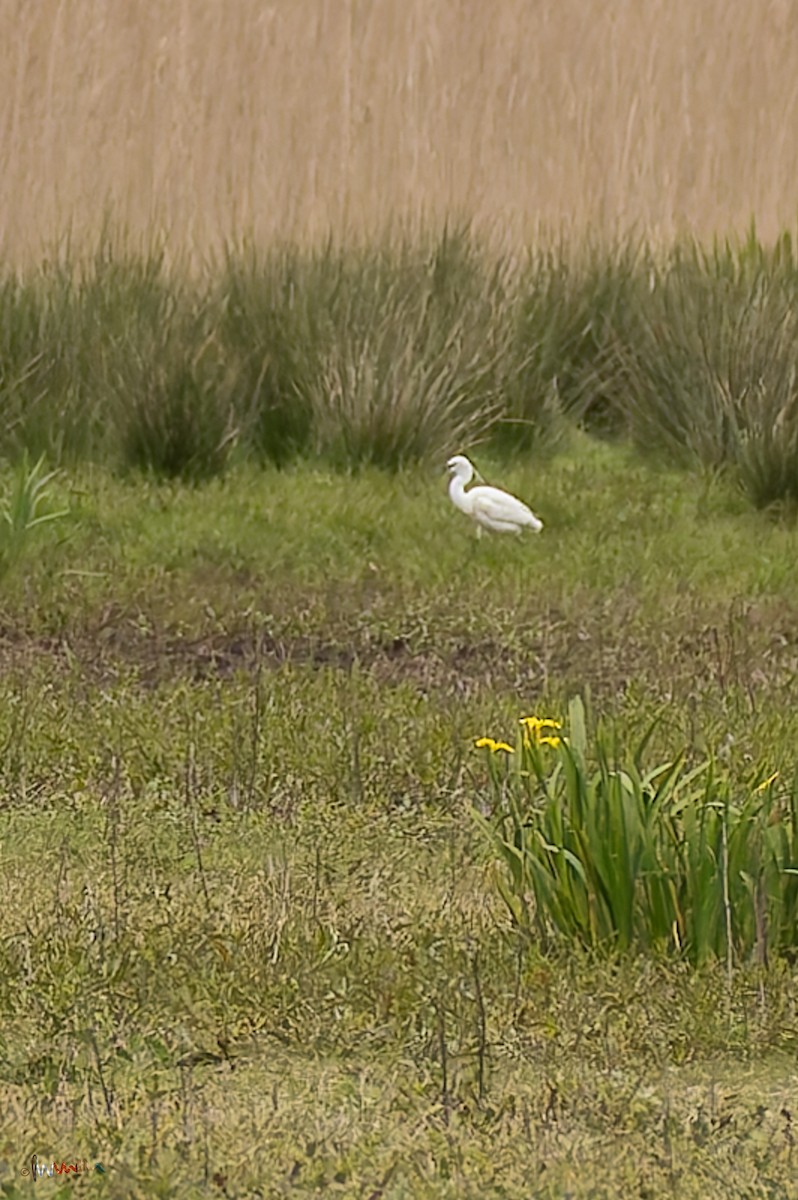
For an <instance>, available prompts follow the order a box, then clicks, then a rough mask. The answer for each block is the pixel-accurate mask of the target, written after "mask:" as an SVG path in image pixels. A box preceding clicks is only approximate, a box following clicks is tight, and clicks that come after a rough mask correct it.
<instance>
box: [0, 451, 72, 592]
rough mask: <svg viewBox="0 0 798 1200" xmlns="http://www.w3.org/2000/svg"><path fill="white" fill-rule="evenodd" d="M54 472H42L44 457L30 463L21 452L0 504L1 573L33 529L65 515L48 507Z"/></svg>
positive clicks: (21, 551)
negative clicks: (0, 504) (8, 486)
mask: <svg viewBox="0 0 798 1200" xmlns="http://www.w3.org/2000/svg"><path fill="white" fill-rule="evenodd" d="M57 474H58V472H57V471H45V469H44V456H42V457H41V458H40V459H39V460H38V461H37V462H35V463H34V464H33V466H31V465H30V463H29V460H28V454H27V451H24V452H23V454H22V458H21V459H20V461H19V463H18V465H17V467H16V469H15V471H14V475H13V478H12V480H11V485H10V488H9V489H8V492H7V494H6V496H5V497H4V499H3V502H2V506H0V575H4V574H5V573H6V572H7V571H8V570H10V569H11V568H12V567H13V566H14V565H15V564H16V563H17V562H19V560H20V559H21V558H22V556H23V555H24V553H25V551H26V549H27V547H28V545H29V544H30V541H31V535H32V533H33V530H34V529H37V528H39V527H40V526H42V525H45V524H48V523H49V522H51V521H58V520H60V519H61V518H62V517H66V516H67V515H68V510H67V509H60V510H53V509H49V508H48V504H49V501H50V497H51V492H52V484H53V481H54V480H55V478H56V476H57Z"/></svg>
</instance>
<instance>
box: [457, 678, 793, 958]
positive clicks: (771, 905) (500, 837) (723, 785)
mask: <svg viewBox="0 0 798 1200" xmlns="http://www.w3.org/2000/svg"><path fill="white" fill-rule="evenodd" d="M524 723H525V729H524V733H523V735H522V736H521V737H520V738H519V739H518V742H517V745H516V747H515V748H513V747H510V746H509V745H508V744H507V743H496V742H495V741H493V740H492V739H489V738H488V739H480V740H479V742H478V744H482V743H485V744H486V746H487V750H488V752H489V755H490V758H491V760H494V759H497V760H498V761H497V762H494V761H491V771H490V777H491V781H492V784H493V792H494V816H493V820H492V821H489V820H486V819H485V818H484V817H482V816H481V815H480V814H479V813H478V814H477V820H478V821H479V823H480V824H481V826H482V828H483V830H484V831H485V832H486V833H487V834H488V835H489V837H490V840H491V844H492V845H493V847H494V849H495V850H496V851H497V853H498V856H499V858H500V860H501V861H502V862H503V864H504V866H505V868H506V872H507V874H506V876H504V877H503V876H500V877H499V879H498V886H499V890H500V892H501V894H502V896H503V897H504V899H505V901H506V902H507V904H508V906H509V909H510V912H511V913H512V916H513V920H514V921H515V923H516V925H517V926H518V927H519V928H520V929H521V930H522V931H523V932H525V933H526V934H529V935H532V934H534V935H535V936H536V937H538V938H540V939H542V941H543V943H544V944H548V942H549V940H550V936H551V933H552V931H556V933H557V934H558V935H560V936H561V937H563V938H565V939H566V940H567V941H575V942H577V943H579V944H582V945H583V946H585V947H588V948H589V949H591V950H599V951H603V952H613V951H615V950H618V949H620V950H623V951H626V950H629V949H630V948H635V949H637V950H644V951H649V952H651V951H653V952H659V951H671V952H676V953H677V954H685V955H686V956H687V957H688V958H689V959H690V960H691V961H692V962H694V963H698V964H701V963H704V962H706V961H707V960H708V959H712V958H715V959H721V960H725V961H726V962H727V964H728V965H729V969H730V970H731V966H732V964H733V963H734V962H735V961H737V960H746V959H748V958H750V957H751V956H752V955H753V954H755V955H756V958H757V961H759V962H766V961H767V959H768V955H769V953H772V954H779V955H784V954H788V955H794V954H795V952H796V949H798V940H797V938H796V928H797V924H796V918H798V802H797V801H796V790H795V788H794V787H793V788H792V789H790V788H789V787H788V788H787V790H786V791H783V790H782V789H781V788H777V787H774V783H775V780H776V779H777V777H778V772H776V773H774V774H772V775H771V776H769V777H768V778H767V779H766V780H765V781H764V782H762V783H758V784H757V785H756V786H753V787H750V786H749V787H748V788H747V789H746V788H745V787H740V786H739V784H737V785H734V786H733V785H732V783H731V781H730V780H729V778H728V777H727V776H725V775H723V774H719V773H718V771H717V768H716V767H715V765H714V764H713V763H712V762H711V761H709V760H704V761H703V762H699V763H698V764H696V765H694V766H692V767H691V768H690V769H689V770H688V769H686V763H685V756H684V755H677V756H676V757H674V758H673V759H671V760H669V761H666V762H664V763H659V764H657V765H656V766H654V767H648V768H647V767H644V765H643V761H642V759H643V751H644V748H645V744H646V742H647V741H648V740H649V738H650V736H651V733H652V732H653V730H652V729H649V730H648V731H647V732H646V734H645V735H644V737H643V739H642V741H641V744H640V746H639V747H637V748H636V749H635V750H634V751H633V752H631V753H628V754H627V755H625V756H619V755H618V753H617V751H616V750H615V747H614V746H613V743H612V741H611V739H610V737H609V736H608V735H607V734H606V733H604V734H602V733H601V732H599V733H598V734H596V736H595V738H594V740H593V744H592V745H590V744H589V740H588V736H587V732H586V728H585V714H584V707H583V705H582V702H581V700H579V699H576V700H573V701H572V702H571V704H570V707H569V718H568V736H567V737H566V736H565V734H564V733H562V729H561V723H560V722H558V721H549V720H544V721H540V720H539V719H537V718H534V717H530V718H525V719H524ZM549 728H551V729H553V730H556V731H557V732H556V733H554V734H552V733H549V732H546V733H544V734H541V729H544V730H548V729H549ZM505 767H506V769H503V768H505Z"/></svg>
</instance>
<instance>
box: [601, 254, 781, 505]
mask: <svg viewBox="0 0 798 1200" xmlns="http://www.w3.org/2000/svg"><path fill="white" fill-rule="evenodd" d="M797 299H798V265H797V264H796V262H795V259H794V255H793V251H792V243H791V241H790V239H789V238H786V237H785V238H783V239H781V241H780V242H779V243H778V244H777V246H776V248H775V249H774V250H772V251H770V252H768V251H766V250H765V249H764V248H763V247H762V246H761V245H760V243H759V242H758V241H757V239H756V237H755V236H754V235H753V234H752V235H751V236H750V237H749V239H748V241H747V242H745V243H744V244H743V245H742V246H740V247H734V246H732V245H731V244H729V243H725V244H723V245H716V246H715V247H713V249H712V250H711V251H706V250H704V249H703V248H702V247H700V246H698V245H696V244H694V243H689V244H686V245H681V246H678V247H676V249H675V250H674V251H673V252H672V253H671V254H670V255H669V256H668V257H667V259H666V261H665V263H664V264H663V265H661V266H660V267H658V268H656V269H654V268H652V272H651V282H650V288H649V294H648V295H647V296H646V297H645V300H644V303H642V304H641V305H640V307H639V310H638V313H637V317H636V321H635V323H634V325H633V327H632V334H631V336H629V337H627V338H626V340H625V342H624V344H623V349H622V350H621V352H620V353H621V359H622V360H623V362H624V368H623V371H624V375H625V387H624V389H623V390H622V392H621V393H620V397H621V399H620V403H621V407H622V409H623V411H624V412H625V416H626V421H627V424H628V428H629V430H630V432H631V434H632V436H633V438H634V439H635V441H636V442H637V443H638V445H639V446H640V447H641V448H642V449H644V450H646V451H649V452H650V451H656V452H658V453H662V452H664V453H665V454H666V455H667V456H669V457H671V458H673V459H676V460H681V461H683V462H686V463H688V464H690V463H698V464H700V465H701V466H704V467H709V468H713V469H714V468H730V469H732V470H733V471H734V472H735V473H736V474H737V476H738V478H739V479H740V482H741V484H742V486H743V488H744V490H745V491H746V493H747V494H748V496H749V497H750V498H751V500H752V501H753V502H754V504H756V505H757V506H760V507H761V506H763V505H766V504H770V503H772V502H774V501H788V502H794V501H795V500H796V499H798V386H797V384H796V378H797V371H798V355H797V354H796V350H795V347H796V345H797V344H798V307H797V306H796V300H797Z"/></svg>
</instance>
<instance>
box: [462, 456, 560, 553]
mask: <svg viewBox="0 0 798 1200" xmlns="http://www.w3.org/2000/svg"><path fill="white" fill-rule="evenodd" d="M446 466H447V467H448V469H449V471H450V472H451V475H452V478H451V480H450V481H449V497H450V499H451V501H452V504H454V505H455V507H456V508H459V509H460V511H461V512H464V513H465V514H466V516H469V517H471V518H472V520H474V521H476V523H477V533H479V531H480V529H482V528H484V529H490V530H492V532H493V533H520V532H521V530H522V529H533V530H534V531H535V533H540V531H541V529H542V528H543V522H542V521H541V520H539V519H538V517H536V516H535V514H534V513H533V512H532V510H531V508H527V506H526V505H525V504H524V502H523V501H522V500H518V499H517V498H516V497H515V496H511V495H510V493H509V492H503V491H502V490H501V488H495V487H485V486H483V485H481V484H480V485H479V486H478V487H473V488H471V489H470V491H468V492H467V491H466V490H465V489H466V484H467V483H470V482H471V480H472V479H473V477H474V467H473V465H472V464H471V463H470V462H469V461H468V459H467V458H466V457H465V455H463V454H456V455H455V456H454V458H450V459H449V461H448V463H447V464H446Z"/></svg>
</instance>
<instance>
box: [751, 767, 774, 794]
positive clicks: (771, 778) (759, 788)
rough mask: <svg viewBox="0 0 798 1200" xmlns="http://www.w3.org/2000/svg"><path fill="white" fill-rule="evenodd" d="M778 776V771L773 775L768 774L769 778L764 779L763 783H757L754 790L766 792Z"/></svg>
mask: <svg viewBox="0 0 798 1200" xmlns="http://www.w3.org/2000/svg"><path fill="white" fill-rule="evenodd" d="M778 777H779V773H778V771H774V772H773V774H772V775H768V777H767V779H763V780H762V782H761V783H759V784H757V786H756V787H755V788H754V792H764V790H765V788H769V787H770V785H771V783H773V781H774V779H778Z"/></svg>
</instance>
